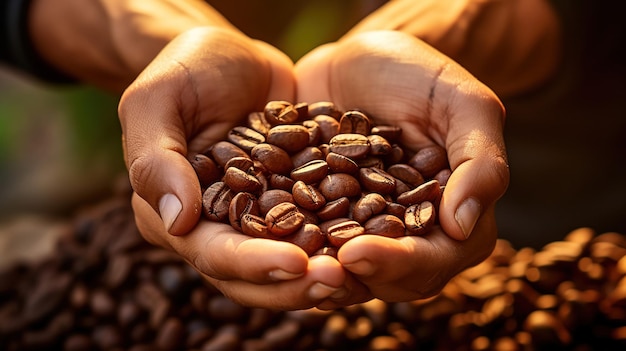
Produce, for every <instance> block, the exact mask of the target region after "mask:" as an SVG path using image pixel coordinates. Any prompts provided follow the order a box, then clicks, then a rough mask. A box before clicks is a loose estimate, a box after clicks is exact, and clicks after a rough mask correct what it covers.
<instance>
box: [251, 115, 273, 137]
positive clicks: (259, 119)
mask: <svg viewBox="0 0 626 351" xmlns="http://www.w3.org/2000/svg"><path fill="white" fill-rule="evenodd" d="M248 127H250V128H252V129H254V130H256V131H257V132H259V133H261V135H263V136H267V133H268V132H269V130H270V128H271V127H272V126H271V125H270V124H269V122H268V121H267V120H266V119H265V113H264V112H261V111H256V112H252V113H250V114H248Z"/></svg>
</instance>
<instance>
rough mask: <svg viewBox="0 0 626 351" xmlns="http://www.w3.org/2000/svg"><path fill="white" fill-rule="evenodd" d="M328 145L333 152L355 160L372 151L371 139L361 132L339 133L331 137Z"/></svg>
mask: <svg viewBox="0 0 626 351" xmlns="http://www.w3.org/2000/svg"><path fill="white" fill-rule="evenodd" d="M328 145H329V147H330V151H331V152H334V153H337V154H340V155H344V156H346V157H349V158H351V159H353V160H355V159H359V158H363V157H365V156H367V154H368V153H369V151H370V143H369V140H368V139H367V137H366V136H364V135H361V134H337V135H335V136H334V137H333V138H332V139H330V141H329V142H328Z"/></svg>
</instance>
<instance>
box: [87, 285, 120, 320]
mask: <svg viewBox="0 0 626 351" xmlns="http://www.w3.org/2000/svg"><path fill="white" fill-rule="evenodd" d="M89 305H90V307H91V310H92V311H93V313H94V314H96V315H97V316H100V317H110V316H113V315H115V313H116V312H117V304H116V303H115V300H113V298H112V297H111V295H110V294H109V293H108V292H107V291H105V290H104V289H97V290H95V291H93V293H92V294H91V298H90V301H89Z"/></svg>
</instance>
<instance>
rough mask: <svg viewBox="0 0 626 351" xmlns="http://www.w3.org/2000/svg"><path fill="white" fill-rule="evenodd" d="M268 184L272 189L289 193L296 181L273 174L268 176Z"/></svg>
mask: <svg viewBox="0 0 626 351" xmlns="http://www.w3.org/2000/svg"><path fill="white" fill-rule="evenodd" d="M269 183H270V187H272V188H274V189H281V190H285V191H291V188H293V185H294V184H295V183H296V181H295V180H293V179H291V178H289V177H287V176H284V175H282V174H276V173H274V174H272V175H271V176H270V182H269Z"/></svg>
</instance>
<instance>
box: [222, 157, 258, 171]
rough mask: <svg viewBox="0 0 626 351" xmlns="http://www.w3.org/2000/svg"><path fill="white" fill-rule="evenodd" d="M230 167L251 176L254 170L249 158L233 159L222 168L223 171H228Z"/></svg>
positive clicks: (252, 162)
mask: <svg viewBox="0 0 626 351" xmlns="http://www.w3.org/2000/svg"><path fill="white" fill-rule="evenodd" d="M231 167H235V168H237V169H240V170H242V171H244V172H246V173H248V174H252V171H253V169H254V161H252V159H251V158H250V157H233V158H231V159H230V160H228V162H226V165H225V166H224V170H228V169H229V168H231Z"/></svg>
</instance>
